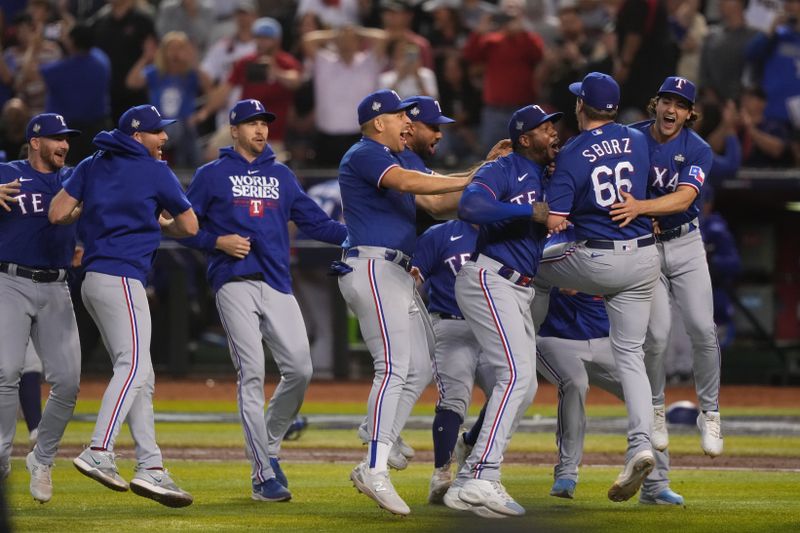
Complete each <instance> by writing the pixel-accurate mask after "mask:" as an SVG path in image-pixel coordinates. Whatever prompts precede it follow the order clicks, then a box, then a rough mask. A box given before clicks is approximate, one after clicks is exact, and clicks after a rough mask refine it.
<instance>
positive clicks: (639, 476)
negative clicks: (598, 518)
mask: <svg viewBox="0 0 800 533" xmlns="http://www.w3.org/2000/svg"><path fill="white" fill-rule="evenodd" d="M655 465H656V460H655V458H654V457H653V452H652V451H650V450H642V451H640V452H639V453H637V454H636V455H634V456H633V457H631V460H630V461H628V462H627V463H625V468H623V469H622V472H620V474H619V476H617V480H616V481H615V482H614V484H613V485H611V488H610V489H608V499H609V500H611V501H612V502H624V501H627V500H629V499H631V498H632V497H633V495H634V494H636V493H637V492H639V488H640V487H641V486H642V483H643V482H644V480H645V478H646V477H647V476H648V475H650V472H652V471H653V467H655Z"/></svg>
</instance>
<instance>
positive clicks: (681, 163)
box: [631, 120, 714, 230]
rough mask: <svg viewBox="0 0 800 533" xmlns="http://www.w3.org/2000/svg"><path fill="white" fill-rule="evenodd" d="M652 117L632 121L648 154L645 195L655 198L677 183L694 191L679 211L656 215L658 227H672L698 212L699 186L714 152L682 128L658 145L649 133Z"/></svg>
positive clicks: (701, 140)
mask: <svg viewBox="0 0 800 533" xmlns="http://www.w3.org/2000/svg"><path fill="white" fill-rule="evenodd" d="M653 122H654V121H652V120H645V121H644V122H637V123H636V124H632V125H631V127H632V128H636V129H638V130H639V131H641V132H642V133H644V136H645V138H646V139H647V146H648V148H649V153H650V176H649V180H648V187H647V197H648V198H659V197H661V196H664V195H665V194H670V193H672V192H675V190H676V189H677V188H678V187H679V186H680V185H688V186H689V187H691V188H693V189H694V190H695V191H697V196H696V197H695V199H694V201H693V202H692V204H691V205H690V206H689V208H688V209H687V210H686V211H684V212H683V213H675V214H674V215H665V216H661V217H658V223H659V225H660V226H661V229H662V230H668V229H672V228H676V227H678V226H680V225H681V224H684V223H686V222H691V221H692V220H694V219H695V218H697V216H698V215H699V214H700V209H701V208H702V204H703V201H702V199H701V198H700V189H701V188H702V187H703V184H704V183H705V181H706V177H707V176H708V175H709V173H710V172H711V164H712V163H713V162H714V153H713V152H712V151H711V147H710V146H709V145H708V143H707V142H705V141H704V140H703V139H702V138H701V137H700V136H699V135H698V134H697V133H695V132H694V131H692V130H691V129H688V128H686V127H684V128H681V131H680V132H679V133H678V135H677V136H676V137H675V138H674V139H672V140H671V141H668V142H666V143H664V144H660V143H659V142H658V141H657V140H656V139H655V138H654V137H653V135H652V133H651V132H650V126H651V125H652V124H653Z"/></svg>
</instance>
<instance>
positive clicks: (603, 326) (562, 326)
mask: <svg viewBox="0 0 800 533" xmlns="http://www.w3.org/2000/svg"><path fill="white" fill-rule="evenodd" d="M608 329H609V324H608V314H607V313H606V306H605V303H604V302H603V298H602V297H601V296H591V295H589V294H584V293H582V292H579V293H578V294H576V295H574V296H567V295H566V294H562V293H561V292H559V290H558V289H553V290H552V291H550V307H549V309H548V310H547V318H545V320H544V323H542V327H541V328H539V336H540V337H557V338H559V339H570V340H575V341H585V340H589V339H601V338H603V337H608Z"/></svg>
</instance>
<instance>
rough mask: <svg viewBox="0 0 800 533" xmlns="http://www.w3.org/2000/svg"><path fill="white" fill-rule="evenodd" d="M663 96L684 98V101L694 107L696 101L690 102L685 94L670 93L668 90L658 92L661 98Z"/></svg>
mask: <svg viewBox="0 0 800 533" xmlns="http://www.w3.org/2000/svg"><path fill="white" fill-rule="evenodd" d="M662 94H674V95H675V96H680V97H681V98H683V99H684V100H686V101H687V102H689V103H690V104H691V105H694V101H693V100H689V99H688V98H686V95H685V94H681V93H679V92H678V91H670V90H669V89H667V90H665V91H658V95H659V96H661V95H662Z"/></svg>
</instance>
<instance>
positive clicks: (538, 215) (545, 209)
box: [531, 202, 550, 224]
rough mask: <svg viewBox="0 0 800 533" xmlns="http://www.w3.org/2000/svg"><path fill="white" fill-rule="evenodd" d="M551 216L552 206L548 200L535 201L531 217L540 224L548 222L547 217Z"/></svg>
mask: <svg viewBox="0 0 800 533" xmlns="http://www.w3.org/2000/svg"><path fill="white" fill-rule="evenodd" d="M548 216H550V206H549V205H547V202H533V214H532V215H531V218H532V219H533V221H534V222H538V223H539V224H547V217H548Z"/></svg>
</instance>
